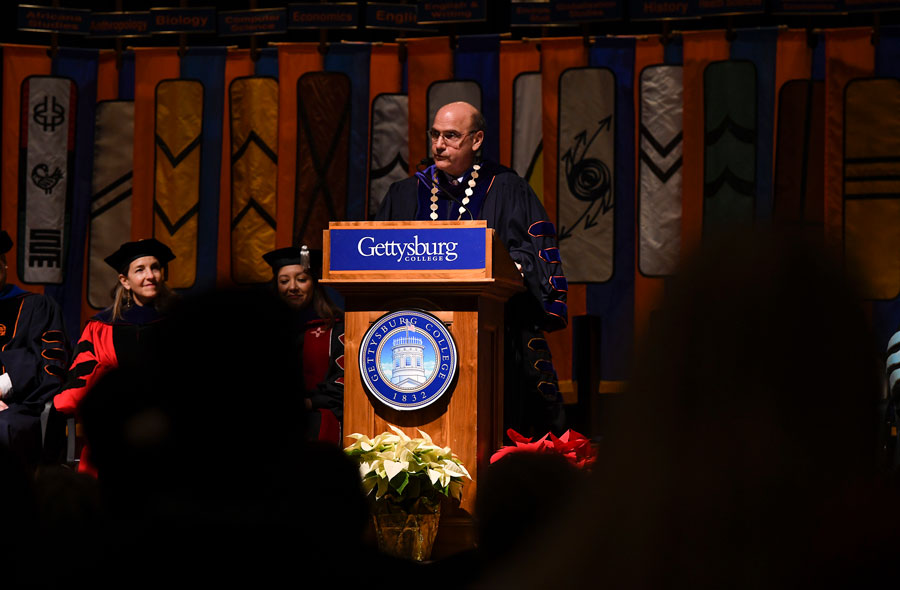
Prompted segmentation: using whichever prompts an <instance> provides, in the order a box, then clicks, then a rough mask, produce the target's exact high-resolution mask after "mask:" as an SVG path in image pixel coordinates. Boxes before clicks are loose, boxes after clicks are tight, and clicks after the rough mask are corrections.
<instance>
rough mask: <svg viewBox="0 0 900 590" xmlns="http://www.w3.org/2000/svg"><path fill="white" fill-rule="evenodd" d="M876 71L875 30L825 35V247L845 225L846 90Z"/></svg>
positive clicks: (837, 244)
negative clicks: (873, 41) (851, 83)
mask: <svg viewBox="0 0 900 590" xmlns="http://www.w3.org/2000/svg"><path fill="white" fill-rule="evenodd" d="M874 70H875V46H874V45H872V29H870V28H867V27H866V28H857V29H843V30H833V31H825V243H826V244H828V245H829V246H830V247H832V248H835V249H839V248H840V245H841V241H842V239H843V237H842V236H843V224H844V215H843V208H844V89H845V87H846V86H847V83H848V82H849V81H850V80H852V79H854V78H865V77H868V76H871V75H872V74H873V72H874Z"/></svg>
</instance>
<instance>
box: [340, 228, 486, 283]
mask: <svg viewBox="0 0 900 590" xmlns="http://www.w3.org/2000/svg"><path fill="white" fill-rule="evenodd" d="M329 234H330V239H331V253H330V258H329V260H330V261H331V267H330V270H331V271H332V272H335V271H348V270H390V271H396V270H430V271H441V270H468V269H475V268H484V265H485V259H484V251H485V245H486V244H485V239H486V238H485V236H486V232H485V230H484V228H466V227H455V228H440V227H436V228H433V229H432V228H429V229H396V228H386V229H378V228H369V229H332V230H330V231H329Z"/></svg>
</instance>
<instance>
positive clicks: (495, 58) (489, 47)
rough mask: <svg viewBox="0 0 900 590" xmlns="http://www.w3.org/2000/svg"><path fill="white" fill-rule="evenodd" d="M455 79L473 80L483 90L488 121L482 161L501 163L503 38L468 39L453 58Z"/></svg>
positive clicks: (469, 36)
mask: <svg viewBox="0 0 900 590" xmlns="http://www.w3.org/2000/svg"><path fill="white" fill-rule="evenodd" d="M453 77H454V78H456V79H457V80H472V81H474V82H477V83H478V86H479V87H480V88H481V107H480V108H481V113H482V114H483V115H484V119H485V131H484V133H485V137H486V138H489V139H488V141H486V142H484V145H483V146H482V148H481V150H482V157H483V158H484V159H485V160H492V161H494V162H499V161H500V141H499V138H500V36H499V35H465V36H462V37H460V38H459V41H458V44H457V46H456V52H455V54H454V68H453Z"/></svg>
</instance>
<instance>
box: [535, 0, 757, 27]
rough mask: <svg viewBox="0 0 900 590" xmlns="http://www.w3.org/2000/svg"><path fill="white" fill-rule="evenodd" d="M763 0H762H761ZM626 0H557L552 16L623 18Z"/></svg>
mask: <svg viewBox="0 0 900 590" xmlns="http://www.w3.org/2000/svg"><path fill="white" fill-rule="evenodd" d="M760 1H762V0H760ZM623 3H624V0H555V1H554V2H551V3H550V11H551V18H552V20H553V22H557V23H589V22H594V21H599V20H615V19H619V18H622V4H623Z"/></svg>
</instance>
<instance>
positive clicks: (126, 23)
mask: <svg viewBox="0 0 900 590" xmlns="http://www.w3.org/2000/svg"><path fill="white" fill-rule="evenodd" d="M152 24H153V19H152V17H151V16H150V13H149V12H94V13H92V14H91V37H117V38H123V37H149V36H150V30H151V27H152Z"/></svg>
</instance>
